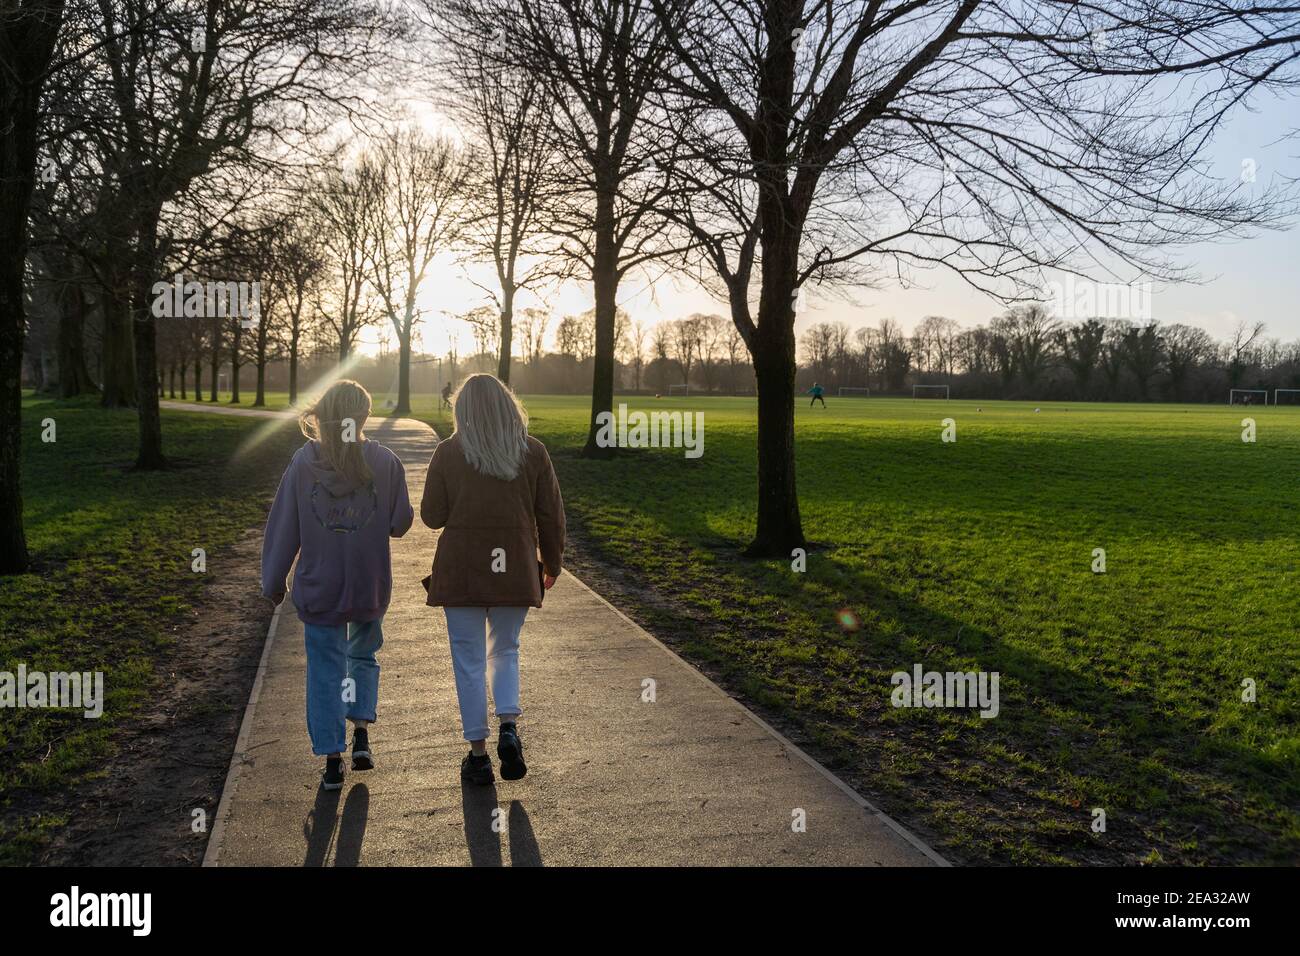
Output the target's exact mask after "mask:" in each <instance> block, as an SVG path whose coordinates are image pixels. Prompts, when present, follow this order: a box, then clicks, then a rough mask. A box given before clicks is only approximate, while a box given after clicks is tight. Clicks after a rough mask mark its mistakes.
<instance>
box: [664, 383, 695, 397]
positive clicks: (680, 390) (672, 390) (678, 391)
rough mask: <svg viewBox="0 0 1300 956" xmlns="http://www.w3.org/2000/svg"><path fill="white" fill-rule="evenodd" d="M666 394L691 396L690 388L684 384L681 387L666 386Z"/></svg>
mask: <svg viewBox="0 0 1300 956" xmlns="http://www.w3.org/2000/svg"><path fill="white" fill-rule="evenodd" d="M668 394H669V395H689V394H691V387H690V386H689V385H685V384H683V385H669V386H668Z"/></svg>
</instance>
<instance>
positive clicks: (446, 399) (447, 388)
mask: <svg viewBox="0 0 1300 956" xmlns="http://www.w3.org/2000/svg"><path fill="white" fill-rule="evenodd" d="M444 408H451V382H448V383H447V384H446V385H444V386H443V387H442V404H441V405H439V406H438V410H439V411H441V410H442V409H444Z"/></svg>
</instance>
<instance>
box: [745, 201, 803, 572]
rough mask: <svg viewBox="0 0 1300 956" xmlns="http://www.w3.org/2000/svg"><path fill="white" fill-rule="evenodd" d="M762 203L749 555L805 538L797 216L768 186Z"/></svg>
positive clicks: (771, 552)
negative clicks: (799, 470) (797, 397)
mask: <svg viewBox="0 0 1300 956" xmlns="http://www.w3.org/2000/svg"><path fill="white" fill-rule="evenodd" d="M768 194H769V195H770V196H771V197H773V198H771V199H769V200H768V201H767V203H766V204H765V205H766V206H767V207H768V208H765V209H763V213H762V218H763V235H762V246H763V257H762V260H761V266H760V268H761V270H762V282H761V292H760V295H759V304H758V323H757V327H756V328H755V330H754V333H753V343H752V345H751V347H750V351H751V354H752V355H753V358H754V373H755V376H756V379H757V386H758V525H757V528H756V530H755V534H754V540H753V541H751V542H750V543H749V546H748V547H747V548H746V549H745V554H746V555H747V556H749V557H780V558H789V557H790V552H791V551H792V550H793V549H794V548H802V547H804V545H805V542H804V536H803V523H802V521H801V520H800V517H799V496H798V493H797V490H796V488H795V463H794V381H795V373H796V372H797V371H798V365H797V363H796V361H795V334H794V321H795V313H794V296H795V294H796V293H797V291H798V288H797V277H798V274H799V239H800V234H801V231H802V223H801V222H800V221H798V217H797V216H795V215H792V213H791V210H789V209H787V208H784V204H783V203H781V201H780V200H779V198H777V197H778V196H779V191H778V189H776V188H771V189H769V190H768Z"/></svg>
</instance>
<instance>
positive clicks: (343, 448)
mask: <svg viewBox="0 0 1300 956" xmlns="http://www.w3.org/2000/svg"><path fill="white" fill-rule="evenodd" d="M369 417H370V393H369V392H367V391H366V390H365V389H364V388H362V387H361V385H360V384H359V383H357V382H354V381H352V380H351V379H347V378H345V379H341V380H340V381H337V382H335V383H334V384H333V385H331V386H330V387H329V388H327V389H326V390H325V394H323V395H321V396H320V398H318V399H316V401H314V402H312V403H311V404H310V405H308V406H307V407H306V408H305V409H303V411H302V414H301V415H299V416H298V427H299V428H301V429H302V433H303V434H304V435H305V436H307V437H308V438H313V439H315V440H316V441H318V442H320V450H321V454H322V456H323V457H324V459H325V461H326V462H328V463H329V466H330V467H331V468H333V469H334V470H335V471H337V472H338V473H339V474H341V475H343V476H344V477H345V478H347V479H348V480H349V481H350V482H352V483H353V484H354V485H356V486H357V487H361V486H363V485H367V484H369V483H370V480H371V479H372V478H373V477H374V473H373V472H371V470H370V466H369V465H367V464H366V458H365V455H364V454H363V453H362V451H361V444H362V442H364V441H365V436H364V435H362V433H361V426H363V425H364V424H365V423H366V419H367V418H369ZM349 419H350V420H351V421H352V429H353V436H352V438H353V440H352V441H344V440H343V433H344V430H345V428H346V426H347V421H348V420H349Z"/></svg>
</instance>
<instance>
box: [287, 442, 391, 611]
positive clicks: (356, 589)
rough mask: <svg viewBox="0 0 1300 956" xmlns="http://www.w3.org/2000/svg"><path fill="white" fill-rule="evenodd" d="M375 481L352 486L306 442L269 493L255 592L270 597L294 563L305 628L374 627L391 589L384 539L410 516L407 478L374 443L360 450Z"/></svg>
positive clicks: (296, 603)
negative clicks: (351, 623)
mask: <svg viewBox="0 0 1300 956" xmlns="http://www.w3.org/2000/svg"><path fill="white" fill-rule="evenodd" d="M361 453H362V455H364V456H365V459H366V464H368V465H369V466H370V470H371V471H372V472H374V480H373V481H371V482H369V483H368V484H366V485H364V486H362V487H357V486H356V485H354V484H352V483H351V482H349V481H348V480H347V479H346V478H345V477H344V476H343V475H341V474H339V473H338V472H336V471H334V469H333V468H331V467H330V465H329V462H327V461H325V460H324V458H322V457H321V455H320V445H319V443H317V442H315V441H309V442H307V443H306V444H305V445H303V446H302V447H301V448H299V449H298V451H297V452H295V453H294V456H293V460H292V461H290V462H289V467H288V468H286V469H285V472H284V477H283V478H281V479H280V489H279V491H277V492H276V493H275V503H274V504H272V505H271V514H270V516H269V517H268V518H267V519H266V536H265V537H264V538H263V540H262V593H263V594H264V595H265V596H266V597H269V598H275V597H277V596H278V595H281V594H283V593H284V581H285V578H286V577H287V576H288V574H289V569H290V568H291V567H292V566H293V559H294V558H295V557H298V554H299V552H300V551H301V552H302V556H301V557H300V558H299V559H298V570H297V571H296V572H294V575H293V604H294V607H296V608H297V609H298V617H300V618H301V619H302V620H303V621H304V622H306V623H308V624H343V623H345V622H348V621H358V622H360V621H376V620H378V619H379V618H381V617H383V616H384V612H385V611H386V610H388V599H389V597H390V596H391V594H392V590H393V571H392V562H391V560H390V556H389V550H388V539H389V537H390V536H391V537H394V538H400V537H401V536H402V535H404V534H406V531H407V529H408V528H410V527H411V521H412V519H413V518H414V517H415V515H414V512H413V511H412V510H411V501H410V498H408V497H407V492H406V471H405V469H404V468H402V463H401V462H400V461H399V460H398V458H397V456H396V455H394V454H393V453H392V452H391V451H389V450H388V449H387V448H385V447H384V446H383V445H381V444H379V442H376V441H366V442H365V443H364V444H363V445H362V446H361Z"/></svg>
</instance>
